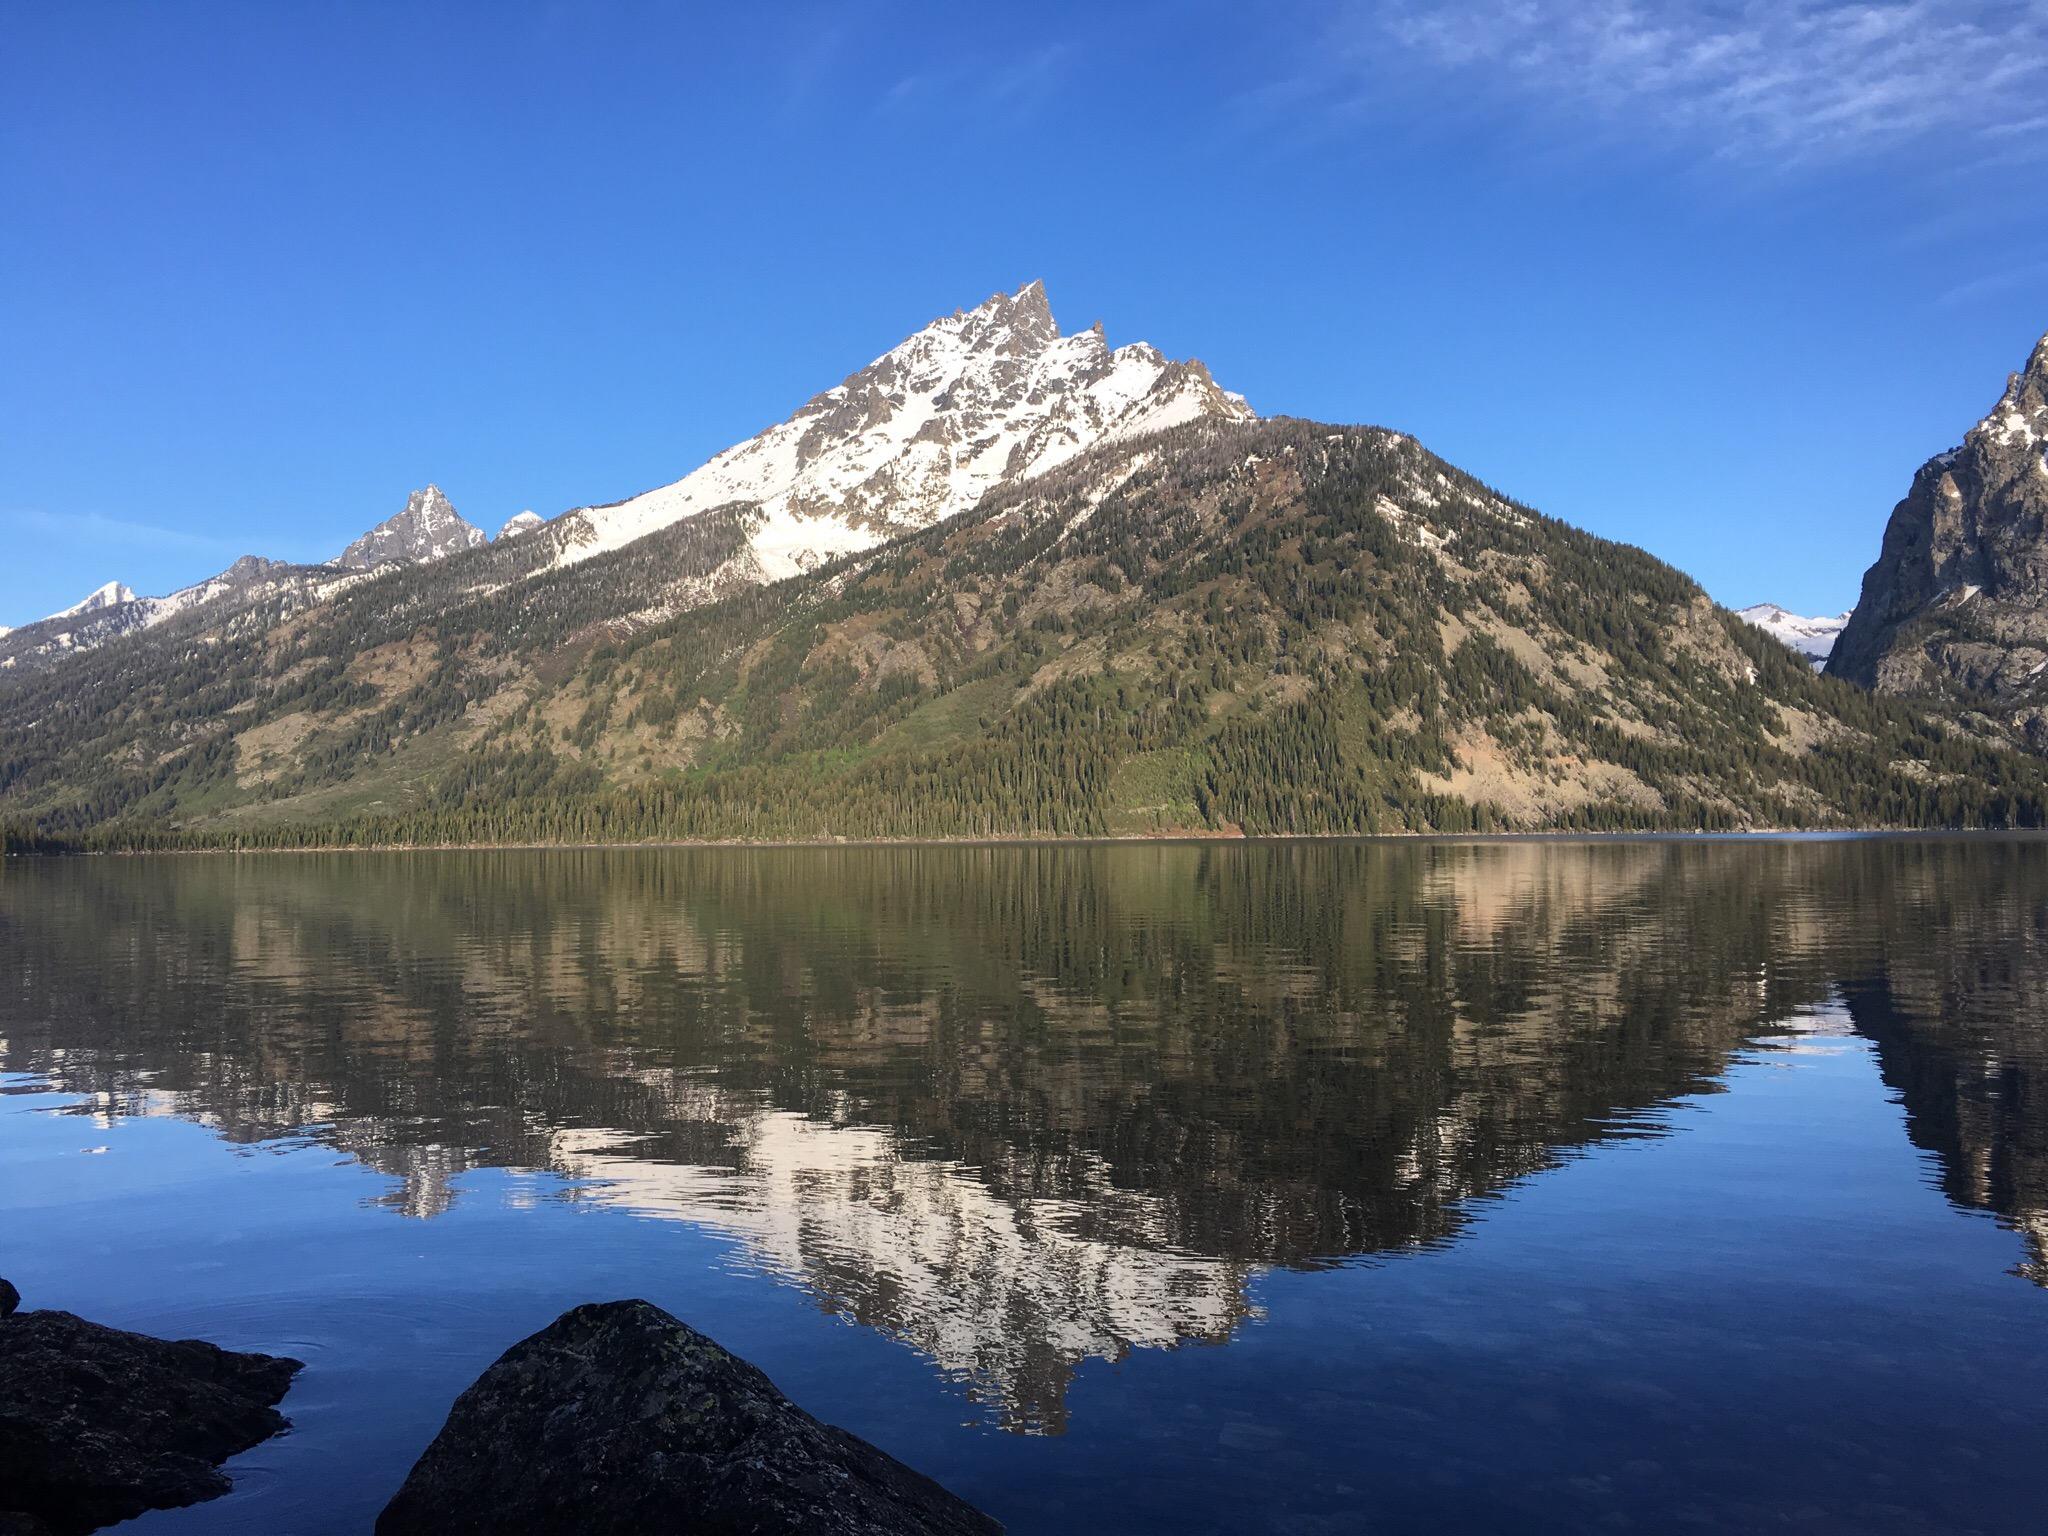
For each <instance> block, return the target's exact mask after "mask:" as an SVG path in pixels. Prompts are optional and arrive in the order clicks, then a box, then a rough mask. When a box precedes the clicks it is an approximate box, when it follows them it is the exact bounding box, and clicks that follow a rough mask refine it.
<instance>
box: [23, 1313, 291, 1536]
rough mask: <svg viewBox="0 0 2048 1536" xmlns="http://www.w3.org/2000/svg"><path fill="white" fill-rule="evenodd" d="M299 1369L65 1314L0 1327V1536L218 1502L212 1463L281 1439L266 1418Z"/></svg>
mask: <svg viewBox="0 0 2048 1536" xmlns="http://www.w3.org/2000/svg"><path fill="white" fill-rule="evenodd" d="M5 1292H6V1294H7V1295H9V1296H12V1295H13V1293H14V1288H13V1287H12V1286H6V1287H5ZM299 1369H300V1363H299V1362H298V1361H296V1360H287V1359H283V1358H281V1357H278V1356H273V1355H255V1354H237V1353H235V1352H233V1351H231V1350H225V1349H221V1348H220V1347H219V1346H217V1345H213V1344H208V1343H204V1342H202V1341H201V1340H198V1339H182V1340H178V1341H175V1342H173V1341H171V1340H167V1339H155V1338H151V1337H149V1336H148V1335H147V1334H140V1333H127V1332H124V1331H123V1330H121V1329H119V1328H104V1327H101V1326H100V1325H99V1324H97V1323H89V1322H87V1321H85V1320H84V1319H83V1318H80V1317H74V1316H72V1315H71V1314H70V1313H69V1312H17V1313H15V1314H14V1315H12V1316H7V1317H4V1318H0V1531H6V1530H10V1529H12V1530H17V1531H24V1532H27V1531H35V1530H38V1529H48V1530H49V1531H52V1532H55V1533H57V1536H76V1533H80V1532H84V1531H92V1530H97V1529H98V1528H99V1527H101V1526H103V1525H111V1524H113V1523H114V1522H115V1521H117V1520H127V1519H131V1518H133V1517H134V1516H136V1515H139V1514H141V1513H143V1512H144V1511H145V1510H151V1509H171V1508H175V1507H177V1506H179V1505H184V1504H196V1503H198V1502H199V1501H200V1500H202V1499H211V1498H217V1497H218V1496H219V1495H221V1494H223V1493H226V1492H227V1491H228V1486H229V1485H228V1479H227V1476H226V1475H225V1474H224V1473H222V1472H221V1470H220V1463H221V1462H223V1461H225V1460H227V1458H228V1457H230V1456H233V1455H235V1454H237V1453H238V1452H241V1451H246V1450H248V1449H249V1448H250V1447H251V1446H253V1445H257V1444H260V1443H261V1442H262V1441H265V1440H267V1439H269V1438H270V1437H271V1436H272V1435H274V1434H277V1433H278V1432H279V1431H280V1430H283V1429H285V1428H286V1427H288V1421H287V1420H286V1419H285V1418H284V1416H283V1415H282V1414H280V1413H279V1412H278V1411H277V1409H276V1407H275V1406H274V1405H275V1404H276V1403H277V1402H278V1400H279V1399H280V1398H282V1397H283V1396H284V1395H285V1392H286V1391H287V1390H288V1389H289V1388H290V1386H291V1382H292V1377H293V1376H294V1375H295V1374H296V1373H297V1372H298V1371H299ZM10 1519H11V1520H13V1521H14V1522H15V1523H14V1525H13V1526H12V1527H10V1526H9V1525H8V1524H7V1522H8V1521H9V1520H10Z"/></svg>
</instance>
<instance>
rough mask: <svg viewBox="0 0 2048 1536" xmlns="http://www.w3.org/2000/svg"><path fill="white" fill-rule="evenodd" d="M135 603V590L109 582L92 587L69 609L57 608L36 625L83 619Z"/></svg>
mask: <svg viewBox="0 0 2048 1536" xmlns="http://www.w3.org/2000/svg"><path fill="white" fill-rule="evenodd" d="M134 601H135V589H134V588H133V587H130V586H127V585H126V584H124V583H122V582H118V581H109V582H106V583H104V584H103V585H101V586H97V587H94V588H93V589H92V590H91V591H90V592H88V593H86V594H85V596H83V597H81V598H80V599H79V600H78V601H77V602H75V603H73V604H72V605H71V606H70V607H69V608H59V609H58V610H57V611H56V612H55V613H52V614H49V615H47V616H45V617H44V618H42V619H39V620H37V622H38V623H42V624H47V623H49V622H50V620H51V619H76V618H83V617H84V616H85V615H86V614H88V613H98V612H99V611H100V610H101V609H102V608H118V607H120V605H121V604H123V603H132V602H134Z"/></svg>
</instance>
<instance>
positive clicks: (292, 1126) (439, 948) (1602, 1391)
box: [0, 841, 2048, 1533]
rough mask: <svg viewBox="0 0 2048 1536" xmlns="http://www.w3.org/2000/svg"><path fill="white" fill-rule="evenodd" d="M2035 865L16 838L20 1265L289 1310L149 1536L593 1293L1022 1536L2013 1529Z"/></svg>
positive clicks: (2035, 1372)
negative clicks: (275, 1421) (284, 845)
mask: <svg viewBox="0 0 2048 1536" xmlns="http://www.w3.org/2000/svg"><path fill="white" fill-rule="evenodd" d="M2044 854H2048V848H2044V846H2043V845H2042V844H2039V843H2004V842H1991V841H1973V842H1950V843H1942V842H1876V843H1847V844H1845V843H1795V844H1724V845H1666V844H1640V843H1639V844H1619V845H1600V846H1582V845H1543V846H1529V845H1469V846H1448V845H1445V846H1413V845H1404V846H1398V847H1387V846H1377V845H1314V846H1305V847H1304V846H1295V847H1285V846H1283V847H1251V848H1230V849H1208V848H1186V847H1165V848H1155V847H1146V848H1133V849H1106V850H1105V849H1074V850H1047V849H1031V850H1008V851H989V850H977V851H971V852H953V851H945V850H895V851H878V850H867V851H839V852H832V853H798V852H786V853H773V854H770V853H718V854H674V853H669V854H657V853H649V854H631V855H603V856H596V855H441V856H423V857H416V858H392V859H384V858H374V859H373V858H359V859H332V860H322V859H288V858H286V859H274V860H239V861H230V860H207V859H186V860H175V859H167V860H147V861H143V860H120V861H109V860H93V861H72V862H64V863H49V864H22V863H17V864H13V865H9V866H8V867H7V869H6V871H5V874H4V876H0V938H4V939H5V941H6V945H5V954H6V955H7V957H8V959H7V962H6V963H7V964H8V965H9V966H10V967H11V968H12V970H13V972H14V974H13V975H11V976H0V998H4V1001H0V1067H4V1068H5V1069H6V1070H7V1071H8V1073H9V1076H8V1077H7V1079H6V1083H7V1091H6V1093H5V1094H4V1095H0V1169H4V1178H0V1273H4V1274H6V1275H7V1276H9V1277H10V1278H12V1279H14V1280H15V1281H16V1282H17V1283H18V1284H19V1285H20V1286H21V1289H22V1290H23V1292H24V1295H25V1298H26V1304H27V1305H30V1306H35V1305H48V1306H62V1307H65V1308H68V1309H70V1310H73V1311H77V1312H80V1313H82V1314H85V1315H87V1316H91V1317H95V1318H98V1319H101V1320H104V1321H107V1322H111V1323H117V1324H120V1325H123V1326H128V1327H134V1328H141V1329H146V1330H148V1331H151V1332H157V1333H166V1334H178V1335H199V1336H204V1337H208V1338H213V1339H216V1340H218V1341H219V1342H222V1343H224V1344H228V1345H231V1346H236V1347H243V1348H255V1349H268V1350H276V1351H283V1352H287V1353H292V1354H296V1355H298V1356H300V1357H301V1358H303V1359H305V1360H306V1361H307V1362H308V1369H307V1370H306V1372H305V1373H304V1374H303V1375H302V1377H301V1378H300V1380H299V1383H298V1384H297V1385H296V1386H295V1388H294V1390H293V1392H292V1394H291V1395H290V1397H289V1398H288V1399H287V1400H286V1403H285V1405H284V1406H285V1408H286V1411H287V1412H288V1413H289V1414H290V1416H291V1417H292V1420H293V1423H294V1430H293V1432H292V1433H291V1434H290V1435H289V1436H287V1437H285V1438H283V1439H281V1440H278V1441H274V1442H272V1443H270V1444H268V1445H266V1446H263V1447H261V1448H259V1449H257V1450H255V1451H253V1452H251V1453H249V1454H248V1455H246V1456H244V1457H241V1458H239V1459H237V1461H236V1462H235V1463H233V1464H232V1467H231V1470H232V1471H233V1472H234V1474H235V1476H236V1479H237V1484H236V1490H235V1492H234V1493H233V1494H232V1495H230V1496H229V1497H228V1498H226V1499H223V1500H220V1501H218V1502H215V1503H212V1504H208V1505H202V1506H198V1507H195V1508H193V1509H189V1510H184V1511H175V1512H167V1513H162V1514H155V1515H150V1516H147V1517H145V1518H144V1519H143V1520H141V1521H140V1522H137V1523H136V1527H135V1528H136V1529H137V1530H138V1531H142V1532H171V1531H209V1532H211V1531H234V1532H264V1533H284V1532H302V1533H314V1532H364V1531H367V1530H368V1529H369V1526H370V1523H371V1521H372V1520H373V1518H374V1515H375V1512H376V1510H377V1509H378V1508H379V1507H380V1506H381V1504H382V1503H383V1501H384V1500H385V1499H386V1498H387V1497H389V1495H390V1493H391V1492H392V1490H393V1489H395V1488H396V1486H397V1484H398V1482H399V1481H400V1480H401V1479H402V1478H403V1476H404V1473H405V1470H406V1468H407V1467H408V1466H409V1465H410V1463H411V1461H412V1459H413V1458H414V1457H415V1456H416V1455H417V1454H418V1453H419V1451H420V1449H421V1448H422V1447H423V1446H424V1445H425V1443H426V1442H427V1440H428V1439H430V1438H431V1437H432V1435H433V1433H434V1431H435V1429H436V1428H437V1427H438V1425H439V1423H440V1420H441V1418H442V1416H443V1415H444V1414H445V1412H446V1409H447V1406H448V1403H449V1402H450V1401H451V1400H452V1399H453V1397H454V1396H455V1394H456V1393H457V1392H458V1391H460V1390H461V1388H462V1387H463V1386H465V1385H467V1383H468V1382H469V1381H470V1380H471V1379H473V1378H474V1376H475V1375H476V1374H477V1373H478V1372H479V1371H480V1370H481V1369H482V1368H483V1367H484V1366H485V1365H487V1364H488V1363H489V1362H490V1360H491V1359H493V1358H494V1357H495V1356H496V1355H497V1354H498V1353H499V1352H500V1351H501V1350H502V1349H503V1348H505V1347H506V1346H507V1345H508V1344H510V1343H511V1342H513V1341H514V1340H516V1339H517V1338H519V1337H521V1336H523V1335H524V1334H526V1333H528V1332H531V1331H532V1330H534V1329H536V1328H539V1327H541V1326H543V1325H544V1324H545V1323H546V1322H548V1321H549V1320H550V1319H551V1318H552V1317H554V1316H555V1315H556V1314H557V1313H558V1312H560V1311H561V1310H562V1309H564V1308H566V1307H568V1306H571V1305H574V1304H576V1303H578V1302H581V1301H587V1300H592V1299H598V1298H605V1297H613V1296H628V1295H638V1296H645V1297H648V1298H649V1299H651V1300H654V1301H656V1302H658V1303H659V1304H661V1305H662V1306H664V1307H667V1308H668V1309H669V1310H671V1311H673V1312H675V1313H676V1314H677V1315H678V1316H681V1317H683V1318H684V1319H686V1320H687V1321H689V1322H691V1323H693V1324H695V1325H696V1326H698V1327H700V1328H703V1329H704V1330H705V1331H707V1332H709V1333H710V1334H712V1335H713V1336H714V1337H716V1338H718V1339H719V1340H720V1341H721V1342H723V1343H725V1344H726V1345H728V1346H729V1347H731V1348H733V1349H735V1350H736V1351H738V1352H739V1353H741V1354H742V1355H745V1356H746V1357H748V1358H750V1359H752V1360H754V1361H755V1362H756V1363H758V1364H760V1365H761V1366H762V1367H763V1368H764V1369H766V1370H767V1371H768V1372H769V1374H770V1375H771V1376H772V1377H774V1379H775V1380H776V1381H777V1383H778V1384H779V1385H781V1386H782V1387H783V1388H784V1390H786V1391H787V1392H789V1393H790V1395H791V1396H792V1397H794V1398H795V1399H796V1400H797V1401H798V1402H800V1403H802V1404H803V1405H804V1406H805V1407H807V1408H809V1409H810V1410H811V1411H813V1412H815V1413H817V1414H818V1415H819V1416H821V1417H823V1418H825V1419H828V1420H830V1421H832V1422H835V1423H839V1424H842V1425H844V1426H846V1427H847V1428H849V1429H851V1430H853V1431H855V1432H856V1433H859V1434H862V1435H864V1436H867V1437H868V1438H870V1439H872V1440H874V1441H876V1442H877V1443H878V1444H881V1445H882V1446H884V1447H885V1448H887V1449H888V1450H890V1451H892V1452H893V1453H895V1454H896V1455H898V1456H901V1457H902V1458H904V1459H905V1460H906V1461H908V1462H910V1463H911V1464H912V1465H914V1466H916V1467H918V1468H920V1469H921V1470H924V1471H926V1472H928V1473H930V1474H931V1475H933V1476H935V1477H937V1478H938V1479H940V1480H941V1481H942V1482H944V1483H946V1484H947V1485H948V1486H950V1487H952V1488H954V1489H955V1490H956V1491H958V1492H959V1493H961V1494H963V1495H964V1496H966V1497H968V1498H970V1499H972V1500H974V1501H975V1502H977V1503H979V1504H981V1505H982V1506H983V1507H985V1508H987V1509H988V1510H990V1511H991V1512H992V1513H994V1514H996V1515H997V1516H998V1517H999V1518H1001V1519H1002V1520H1004V1521H1005V1522H1006V1523H1007V1524H1008V1525H1009V1527H1010V1529H1011V1530H1012V1531H1016V1532H1041V1531H1042V1532H1053V1531H1063V1530H1072V1529H1103V1530H1135V1531H1152V1530H1157V1531H1169V1530H1172V1531H1185V1530H1196V1531H1205V1530H1215V1531H1257V1530H1273V1531H1280V1530H1288V1531H1317V1530H1333V1531H1334V1530H1343V1531H1355V1530H1368V1531H1370V1530H1382V1531H1422V1530H1453V1531H1463V1530H1470V1531H1500V1530H1514V1531H1576V1530H1609V1529H1619V1530H1629V1529H1633V1530H1643V1531H1671V1530H1692V1529H1704V1530H1736V1531H1764V1530H1779V1529H1785V1530H1797V1531H1822V1532H1835V1531H1840V1532H1851V1531H1853V1532H1859V1533H1860V1532H1868V1531H1970V1530H1981V1531H1987V1532H1988V1531H2014V1530H2027V1529H2033V1528H2036V1527H2037V1526H2038V1523H2039V1516H2038V1511H2040V1510H2041V1509H2042V1508H2044V1507H2048V1498H2044V1496H2048V1461H2044V1459H2043V1457H2042V1455H2041V1452H2042V1451H2043V1450H2044V1449H2048V1439H2044V1434H2043V1415H2042V1410H2041V1407H2040V1399H2041V1394H2040V1388H2039V1384H2040V1383H2041V1382H2042V1381H2043V1380H2048V1292H2044V1290H2043V1289H2042V1286H2041V1284H2040V1283H2039V1282H2040V1280H2041V1279H2042V1278H2044V1269H2043V1263H2042V1259H2043V1234H2048V1205H2044V1201H2043V1198H2042V1196H2043V1184H2042V1182H2041V1177H2040V1175H2041V1174H2042V1172H2043V1171H2044V1170H2048V1155H2044V1149H2048V1126H2044V1123H2043V1122H2044V1116H2048V1092H2044V1091H2043V1086H2042V1079H2041V1075H2040V1074H2041V1072H2042V1070H2043V1067H2044V1063H2048V1024H2044V1022H2043V1019H2042V1017H2041V1014H2040V1013H2039V1011H2038V1005H2039V1003H2040V1000H2041V999H2042V998H2043V997H2044V996H2048V864H2044ZM2030 1234H2031V1235H2030Z"/></svg>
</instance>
